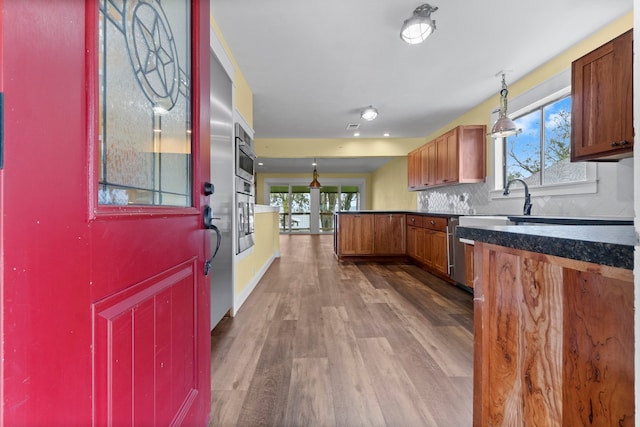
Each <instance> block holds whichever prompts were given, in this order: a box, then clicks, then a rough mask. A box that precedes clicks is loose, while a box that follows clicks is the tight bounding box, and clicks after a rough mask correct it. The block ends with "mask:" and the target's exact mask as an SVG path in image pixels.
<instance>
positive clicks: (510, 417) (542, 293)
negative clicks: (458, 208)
mask: <svg viewBox="0 0 640 427" xmlns="http://www.w3.org/2000/svg"><path fill="white" fill-rule="evenodd" d="M474 248H475V254H474V255H475V271H476V277H477V280H476V283H475V285H476V286H475V288H474V374H473V377H474V410H473V414H474V422H473V425H474V426H478V427H480V426H491V425H517V426H525V425H548V426H551V425H553V426H583V425H590V426H591V425H594V426H595V425H598V426H613V425H616V426H622V425H624V426H632V425H634V421H635V412H634V332H633V322H634V307H633V298H634V296H633V295H634V289H633V272H632V271H631V270H625V269H621V268H616V267H608V266H600V265H597V264H593V263H589V262H584V261H577V260H571V259H567V258H560V257H556V256H551V255H543V254H539V253H534V252H528V251H524V250H518V249H512V248H506V247H502V246H496V245H492V244H488V243H479V242H478V241H476V243H475V247H474Z"/></svg>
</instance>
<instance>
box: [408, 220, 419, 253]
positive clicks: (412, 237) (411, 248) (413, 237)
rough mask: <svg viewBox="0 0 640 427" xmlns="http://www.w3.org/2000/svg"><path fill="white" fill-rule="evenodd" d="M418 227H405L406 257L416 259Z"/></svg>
mask: <svg viewBox="0 0 640 427" xmlns="http://www.w3.org/2000/svg"><path fill="white" fill-rule="evenodd" d="M418 230H419V229H418V227H413V226H408V227H407V255H409V256H410V257H411V258H413V259H417V258H418Z"/></svg>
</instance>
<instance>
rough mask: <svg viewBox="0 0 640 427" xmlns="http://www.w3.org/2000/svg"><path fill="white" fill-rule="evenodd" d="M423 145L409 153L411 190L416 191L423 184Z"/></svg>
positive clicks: (408, 178)
mask: <svg viewBox="0 0 640 427" xmlns="http://www.w3.org/2000/svg"><path fill="white" fill-rule="evenodd" d="M423 151H424V150H423V147H420V148H418V149H416V150H413V151H412V152H410V153H409V154H408V155H407V162H408V163H407V172H408V176H407V183H408V186H409V191H416V190H418V189H420V188H421V186H422V152H423Z"/></svg>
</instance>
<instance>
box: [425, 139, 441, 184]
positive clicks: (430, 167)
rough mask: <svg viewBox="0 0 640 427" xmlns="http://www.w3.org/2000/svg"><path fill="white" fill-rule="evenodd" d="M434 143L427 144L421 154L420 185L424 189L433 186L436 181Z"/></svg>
mask: <svg viewBox="0 0 640 427" xmlns="http://www.w3.org/2000/svg"><path fill="white" fill-rule="evenodd" d="M437 161H438V159H437V156H436V141H431V142H429V143H427V144H426V145H425V147H424V151H423V152H422V184H423V185H424V186H425V187H428V186H431V185H435V184H436V181H437V170H436V169H437V167H436V164H437Z"/></svg>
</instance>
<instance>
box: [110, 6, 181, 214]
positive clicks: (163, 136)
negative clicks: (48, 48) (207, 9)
mask: <svg viewBox="0 0 640 427" xmlns="http://www.w3.org/2000/svg"><path fill="white" fill-rule="evenodd" d="M189 4H190V3H189V2H162V4H161V3H160V2H122V1H119V2H114V1H110V0H102V1H101V2H100V20H99V24H100V30H99V87H100V91H99V104H98V107H99V111H98V114H99V121H98V123H99V128H98V132H99V139H100V164H99V165H98V170H99V191H98V203H99V204H100V205H147V206H148V205H152V206H178V207H188V206H191V205H192V195H191V191H192V190H191V185H192V168H191V161H192V159H191V125H190V123H191V38H190V37H189V34H190V33H191V26H190V6H189Z"/></svg>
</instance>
